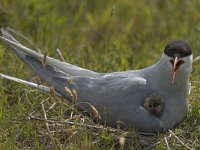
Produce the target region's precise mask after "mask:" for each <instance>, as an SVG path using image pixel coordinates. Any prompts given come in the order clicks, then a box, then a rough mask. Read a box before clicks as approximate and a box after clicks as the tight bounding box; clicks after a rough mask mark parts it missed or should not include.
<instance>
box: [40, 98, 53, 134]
mask: <svg viewBox="0 0 200 150" xmlns="http://www.w3.org/2000/svg"><path fill="white" fill-rule="evenodd" d="M43 103H44V101H42V102H41V105H42V110H43V114H44V119H45V120H47V114H46V111H45V108H44V104H43ZM46 126H47V131H48V132H49V133H51V131H50V128H49V124H48V122H46Z"/></svg>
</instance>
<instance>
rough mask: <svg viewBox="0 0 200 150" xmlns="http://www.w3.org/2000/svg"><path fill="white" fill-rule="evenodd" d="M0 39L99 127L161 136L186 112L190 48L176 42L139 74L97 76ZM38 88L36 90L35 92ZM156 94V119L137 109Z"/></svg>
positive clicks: (5, 37) (7, 37)
mask: <svg viewBox="0 0 200 150" xmlns="http://www.w3.org/2000/svg"><path fill="white" fill-rule="evenodd" d="M1 32H2V36H0V39H1V40H2V41H3V42H5V43H6V44H8V45H9V46H10V47H11V48H12V50H13V52H14V53H15V54H16V55H17V56H18V57H19V58H20V59H21V60H22V61H23V62H24V63H25V64H26V65H27V66H28V67H29V68H30V69H31V70H32V71H33V72H35V73H36V75H38V76H39V77H40V78H41V79H43V80H44V81H46V82H47V83H48V84H49V85H51V86H54V89H55V91H56V92H57V93H58V94H59V95H61V96H62V97H65V98H66V99H67V100H71V101H72V97H71V96H70V95H69V94H68V93H67V92H66V90H65V87H66V86H67V87H68V88H69V89H71V90H72V89H75V90H76V91H77V95H78V99H77V103H78V107H80V108H81V109H83V110H84V111H87V112H88V113H89V111H90V107H89V105H88V104H91V105H92V106H94V107H95V108H96V109H97V110H98V112H99V114H100V116H101V120H100V122H101V123H102V124H104V125H107V126H111V127H116V126H117V125H118V121H120V122H122V123H123V124H125V125H126V126H127V127H130V128H134V129H135V130H137V131H141V132H162V131H167V130H168V129H171V128H174V127H176V126H177V125H178V124H180V123H181V122H182V121H183V120H184V118H185V117H186V114H187V111H188V92H189V89H188V84H189V74H190V72H191V70H192V59H193V55H192V50H191V48H190V47H189V45H188V44H187V43H186V42H184V41H181V40H177V41H172V42H171V43H169V44H168V45H167V46H166V47H165V49H164V52H163V54H162V56H161V58H160V59H159V60H158V62H157V63H155V64H153V65H152V66H150V67H147V68H144V69H141V70H130V71H124V72H112V73H98V72H94V71H90V70H87V69H83V68H80V67H77V66H74V65H71V64H69V63H65V62H61V61H59V60H57V59H54V58H51V57H48V56H47V57H46V62H45V63H46V65H45V66H44V65H43V64H42V61H43V59H44V55H42V54H40V53H37V52H35V51H33V50H31V49H29V48H27V47H25V46H23V45H22V44H20V43H19V42H18V41H17V40H16V39H14V37H13V36H12V35H11V34H10V33H8V32H7V31H6V30H5V29H1ZM40 90H41V89H40ZM153 93H156V94H157V95H160V96H161V97H162V98H163V108H164V109H163V112H162V114H161V116H160V117H159V118H157V117H156V116H153V115H152V114H150V113H149V112H148V111H147V110H145V109H144V108H143V107H142V104H143V103H144V100H145V98H147V97H148V96H150V95H152V94H153Z"/></svg>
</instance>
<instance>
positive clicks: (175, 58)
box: [164, 40, 193, 84]
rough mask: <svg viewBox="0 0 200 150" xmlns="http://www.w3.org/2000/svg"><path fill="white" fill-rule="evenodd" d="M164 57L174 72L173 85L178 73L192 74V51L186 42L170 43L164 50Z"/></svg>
mask: <svg viewBox="0 0 200 150" xmlns="http://www.w3.org/2000/svg"><path fill="white" fill-rule="evenodd" d="M164 55H165V57H166V58H167V59H166V60H167V61H168V62H167V63H168V64H170V68H171V71H172V84H173V83H174V81H175V78H176V74H177V72H190V71H191V70H192V59H193V55H192V50H191V48H190V47H189V45H188V44H187V43H186V42H184V41H181V40H178V41H173V42H171V43H169V44H168V45H167V46H166V47H165V49H164Z"/></svg>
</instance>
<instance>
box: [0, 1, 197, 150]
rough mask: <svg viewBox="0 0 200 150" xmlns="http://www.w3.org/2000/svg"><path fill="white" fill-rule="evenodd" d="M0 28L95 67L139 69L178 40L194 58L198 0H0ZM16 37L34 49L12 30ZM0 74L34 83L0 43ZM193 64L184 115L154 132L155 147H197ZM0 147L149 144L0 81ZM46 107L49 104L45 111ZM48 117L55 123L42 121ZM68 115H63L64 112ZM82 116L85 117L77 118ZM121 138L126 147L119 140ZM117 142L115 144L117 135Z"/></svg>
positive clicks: (50, 52)
mask: <svg viewBox="0 0 200 150" xmlns="http://www.w3.org/2000/svg"><path fill="white" fill-rule="evenodd" d="M0 26H1V27H11V28H13V29H15V31H18V32H19V33H22V34H24V35H25V36H26V37H28V38H29V39H30V40H31V41H33V43H34V44H35V46H37V47H39V48H40V49H41V50H42V51H41V52H42V53H45V51H46V50H47V51H48V55H49V56H52V57H55V58H58V59H59V56H58V55H57V53H56V49H57V48H59V49H60V51H61V52H62V54H63V56H64V58H65V60H66V61H67V62H69V63H72V64H76V65H78V66H81V67H84V68H88V69H91V70H94V71H100V72H111V71H122V70H128V69H140V68H143V67H147V66H149V65H151V64H153V63H155V62H156V61H157V60H158V59H159V57H160V56H161V54H162V52H163V49H164V47H165V45H166V44H167V43H169V42H170V41H172V40H176V39H182V40H185V41H187V42H188V43H189V44H190V46H191V47H192V49H193V53H194V57H197V56H199V55H200V50H199V48H200V1H199V0H190V1H188V0H171V1H168V0H162V1H161V0H151V1H149V0H140V1H138V0H123V1H120V0H110V1H108V0H99V1H97V0H96V1H95V0H84V1H83V0H67V1H66V0H57V1H48V0H28V1H27V0H0ZM15 35H16V37H18V40H20V41H21V42H23V43H24V44H26V45H27V46H29V47H31V48H33V49H35V46H31V45H30V44H29V43H28V42H26V41H25V40H23V39H22V38H21V36H19V34H15ZM0 72H1V73H4V74H8V75H12V76H15V77H19V78H22V79H26V80H29V81H34V82H37V83H38V82H41V81H39V79H38V78H37V77H36V76H35V75H34V74H33V73H32V72H31V71H30V70H29V69H28V68H27V67H26V66H25V65H24V64H23V63H22V62H21V61H19V59H17V58H16V56H15V55H14V54H13V53H12V52H11V50H9V48H8V47H6V46H5V45H4V44H3V43H2V42H1V43H0ZM199 74H200V61H198V60H197V61H195V62H194V63H193V72H192V74H191V77H190V80H191V84H192V91H191V95H190V97H189V103H190V106H189V107H190V109H189V112H188V116H187V119H186V120H185V121H184V122H183V123H182V124H181V125H180V126H179V127H177V128H176V129H174V130H172V131H171V132H169V133H165V134H161V135H159V136H158V139H157V140H158V141H157V143H156V146H154V148H155V147H156V148H158V149H169V148H171V149H190V148H191V149H192V148H193V149H200V88H199V87H200V75H199ZM0 84H1V86H0V143H1V144H0V149H1V148H3V149H55V148H59V149H119V148H121V149H123V147H124V148H126V149H134V148H135V149H144V147H145V148H146V149H151V148H152V145H147V146H144V143H141V140H140V139H139V138H138V137H137V136H136V135H135V134H134V135H132V136H130V137H129V138H128V137H127V136H126V135H127V133H126V134H125V133H124V132H122V131H118V130H117V131H115V132H111V131H110V130H109V131H108V129H104V128H102V129H101V128H100V129H99V128H98V129H96V128H92V127H91V128H88V127H86V126H84V125H83V126H78V125H76V124H71V125H69V124H64V125H63V124H62V125H61V123H60V124H59V123H57V121H61V122H62V121H63V120H65V119H66V117H67V115H68V117H67V119H69V120H70V121H72V123H73V122H74V123H81V122H84V123H85V124H92V125H95V124H94V123H93V122H92V121H86V120H88V118H86V117H83V116H81V115H80V114H79V113H76V112H75V111H74V109H75V108H71V107H70V108H69V106H70V104H68V103H67V101H65V100H64V99H58V98H54V97H52V96H51V95H49V94H44V93H41V92H39V91H37V90H32V89H30V88H28V87H25V86H23V85H20V84H17V83H13V82H10V81H7V80H3V79H0ZM51 108H53V109H51ZM44 110H46V113H47V117H48V118H49V119H50V120H51V121H54V122H49V123H47V122H46V121H45V119H44V120H38V119H34V118H31V117H30V114H31V115H32V116H35V118H44V114H45V112H44ZM66 114H67V115H66ZM84 120H85V121H84ZM123 138H125V141H126V142H125V145H123V142H122V141H123ZM118 139H121V144H119V140H118Z"/></svg>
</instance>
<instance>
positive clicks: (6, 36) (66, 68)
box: [0, 29, 101, 77]
mask: <svg viewBox="0 0 200 150" xmlns="http://www.w3.org/2000/svg"><path fill="white" fill-rule="evenodd" d="M1 33H2V36H0V39H1V40H2V41H4V42H5V43H7V44H8V45H9V46H11V47H12V48H13V49H15V50H17V51H21V52H24V53H25V54H28V55H29V56H31V57H32V58H35V59H37V60H39V61H42V60H43V58H44V55H42V54H40V53H37V52H35V51H33V50H31V49H29V48H27V47H25V46H23V45H22V44H20V43H19V42H18V41H17V40H16V39H15V38H14V37H13V36H12V35H11V34H10V33H9V32H8V31H6V30H5V29H1ZM47 64H48V65H51V66H54V67H56V68H57V69H59V70H62V71H63V72H65V73H67V74H69V75H73V76H90V77H99V76H101V73H97V72H94V71H91V70H87V69H83V68H81V67H77V66H74V65H71V64H69V63H65V62H62V61H59V60H57V59H54V58H52V57H47Z"/></svg>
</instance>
